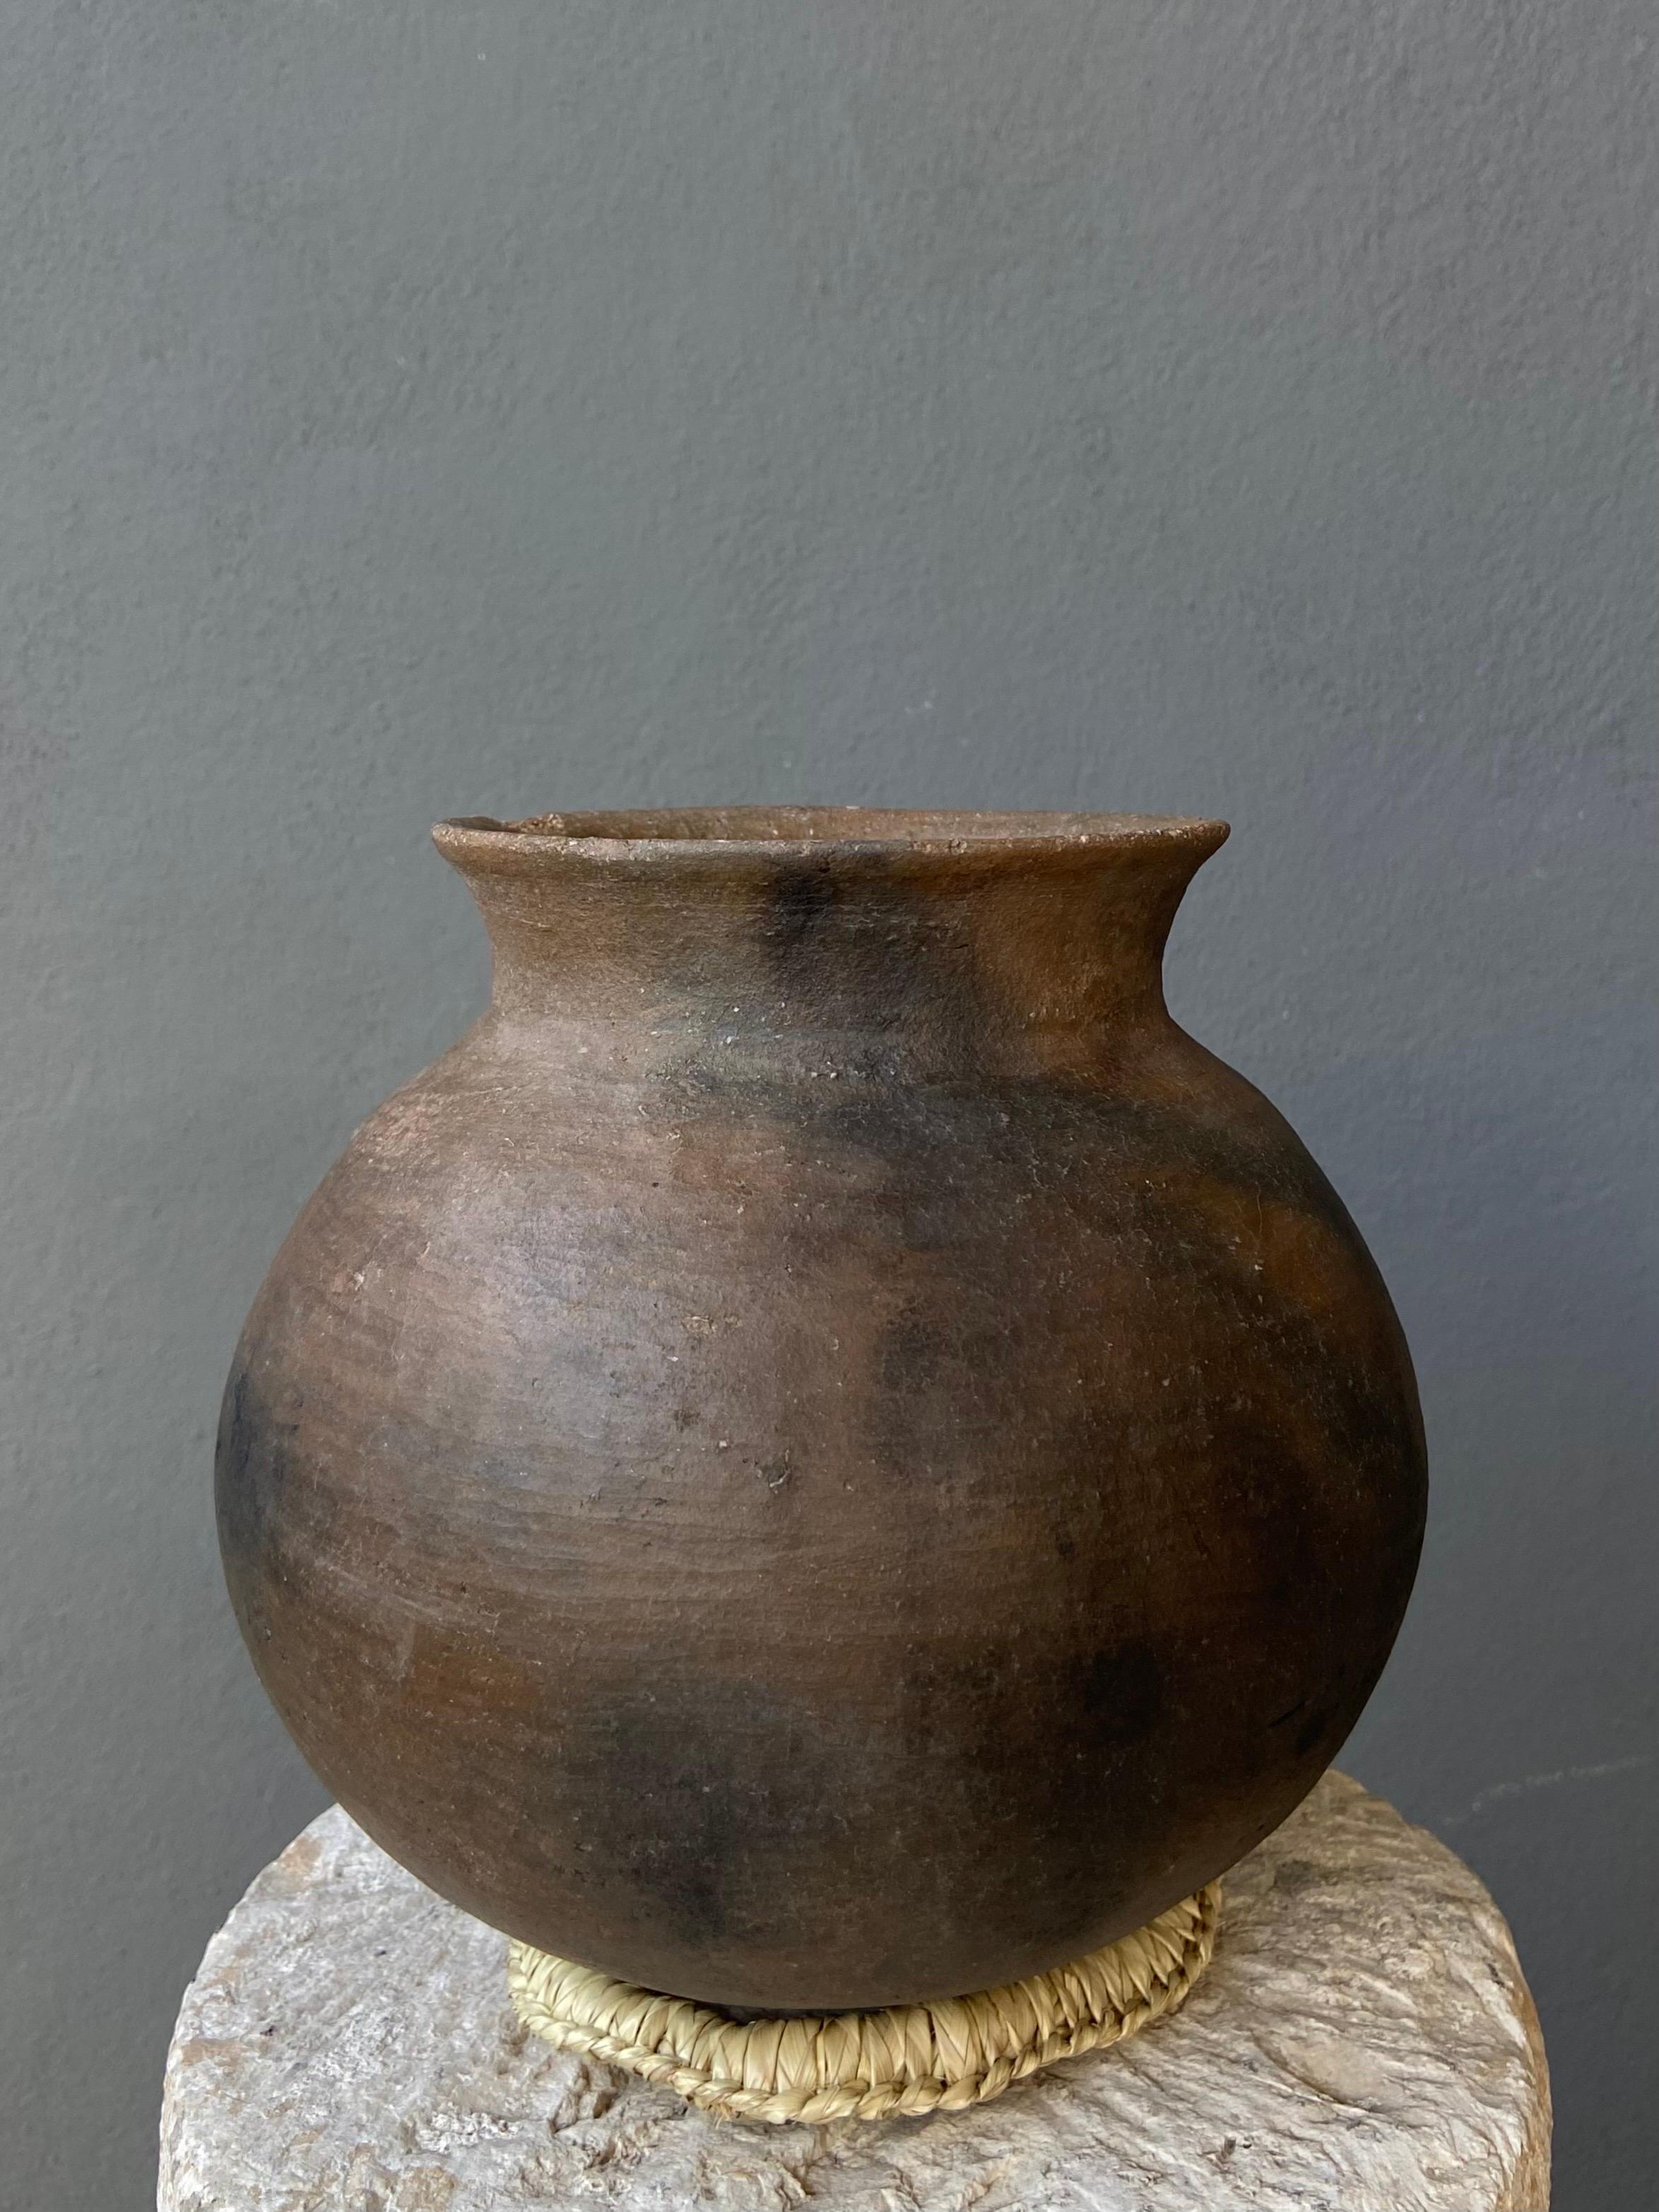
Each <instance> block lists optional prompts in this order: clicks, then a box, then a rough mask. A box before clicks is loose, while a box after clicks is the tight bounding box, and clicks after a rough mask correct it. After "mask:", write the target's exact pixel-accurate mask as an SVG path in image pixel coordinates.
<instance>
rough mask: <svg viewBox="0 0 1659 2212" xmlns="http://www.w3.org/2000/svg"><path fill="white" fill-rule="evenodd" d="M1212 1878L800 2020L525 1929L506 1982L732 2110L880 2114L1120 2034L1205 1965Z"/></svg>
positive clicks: (690, 2091)
mask: <svg viewBox="0 0 1659 2212" xmlns="http://www.w3.org/2000/svg"><path fill="white" fill-rule="evenodd" d="M1220 1914H1221V1885H1220V1883H1219V1882H1213V1881H1212V1882H1210V1883H1208V1884H1207V1885H1206V1887H1204V1888H1203V1889H1201V1890H1200V1891H1199V1893H1198V1894H1197V1895H1196V1896H1195V1897H1188V1898H1185V1899H1182V1902H1181V1903H1180V1904H1179V1905H1171V1906H1170V1909H1169V1911H1167V1912H1160V1913H1159V1914H1158V1917H1157V1919H1156V1920H1153V1921H1150V1922H1148V1923H1147V1925H1146V1927H1145V1928H1142V1929H1137V1930H1136V1932H1135V1933H1134V1934H1133V1936H1121V1937H1120V1938H1119V1940H1118V1941H1117V1942H1115V1943H1108V1944H1107V1945H1106V1946H1105V1947H1104V1948H1103V1949H1102V1950H1098V1951H1091V1952H1090V1953H1089V1954H1088V1956H1087V1957H1086V1958H1083V1959H1079V1960H1077V1961H1076V1962H1075V1963H1074V1964H1073V1965H1072V1966H1056V1967H1055V1968H1054V1970H1053V1972H1050V1973H1046V1974H1033V1975H1031V1976H1030V1978H1028V1979H1026V1980H1025V1981H1023V1982H1008V1983H1006V1984H1004V1985H1003V1986H1002V1987H1001V1988H1000V1989H994V1990H981V1991H980V1992H979V1993H978V1994H977V1995H976V1996H966V1997H949V1998H942V1999H941V2000H940V2001H939V2002H938V2003H936V2004H915V2005H894V2006H890V2007H889V2008H887V2009H886V2010H885V2011H882V2012H848V2013H838V2014H836V2015H829V2016H823V2015H813V2016H806V2017H801V2018H793V2019H781V2020H777V2019H773V2020H766V2019H763V2020H752V2021H738V2020H733V2019H732V2017H731V2015H729V2014H727V2013H723V2012H717V2011H715V2010H714V2008H712V2007H710V2006H708V2005H700V2004H692V2003H690V2002H689V2001H688V2000H687V1999H685V1998H684V1997H665V1996H657V1995H655V1994H654V1993H653V1991H652V1990H641V1989H638V1988H635V1985H634V1984H632V1983H631V1982H618V1981H614V1980H613V1979H612V1978H611V1976H610V1975H608V1974H600V1973H596V1972H594V1971H593V1970H592V1968H591V1967H589V1966H574V1965H572V1963H571V1962H570V1961H569V1960H568V1959H556V1958H554V1957H553V1956H552V1955H551V1954H550V1953H548V1952H545V1951H537V1950H533V1949H532V1948H531V1946H530V1945H529V1944H527V1943H514V1944H513V1945H512V1946H511V1947H510V1948H509V1951H508V1954H507V1986H508V1988H509V1989H510V1990H511V1991H512V1996H513V2005H514V2007H515V2008H516V2009H517V2011H518V2015H519V2018H520V2020H521V2021H523V2022H524V2025H525V2026H526V2027H527V2028H529V2029H531V2030H532V2032H533V2033H535V2034H537V2035H539V2036H544V2037H545V2039H547V2041H548V2042H549V2043H552V2044H556V2045H558V2047H559V2048H560V2049H561V2050H562V2051H576V2052H578V2053H579V2054H580V2056H581V2057H585V2058H598V2059H602V2060H605V2061H606V2062H607V2063H609V2064H611V2065H613V2066H624V2067H627V2068H628V2069H629V2070H630V2071H631V2072H633V2073H635V2074H638V2075H642V2076H643V2077H644V2079H645V2080H646V2081H655V2082H659V2083H660V2084H662V2085H663V2086H664V2087H667V2088H671V2089H678V2092H679V2093H680V2094H681V2096H683V2097H686V2098H689V2099H690V2101H691V2103H693V2104H694V2105H699V2106H702V2109H703V2110H704V2111H705V2112H720V2113H723V2114H725V2115H726V2117H728V2118H733V2119H745V2120H777V2121H787V2120H797V2121H805V2122H808V2123H811V2122H816V2121H821V2120H841V2119H863V2120H876V2119H884V2118H887V2117H888V2115H889V2114H890V2113H894V2112H902V2113H923V2112H957V2111H960V2110H961V2109H962V2107H963V2106H967V2105H980V2104H983V2103H985V2102H986V2100H987V2099H988V2098H991V2097H996V2096H1000V2094H1001V2093H1002V2092H1003V2091H1004V2090H1005V2089H1006V2087H1008V2085H1009V2083H1010V2082H1011V2081H1021V2080H1023V2079H1024V2076H1025V2075H1028V2074H1034V2073H1036V2070H1037V2069H1038V2068H1039V2067H1042V2066H1049V2065H1052V2064H1053V2063H1054V2061H1055V2060H1056V2059H1060V2058H1074V2057H1078V2056H1079V2054H1080V2053H1081V2052H1083V2051H1095V2050H1098V2049H1099V2048H1100V2046H1101V2045H1103V2044H1108V2043H1119V2042H1121V2041H1122V2040H1123V2039H1125V2038H1126V2037H1127V2036H1131V2035H1133V2034H1135V2033H1137V2031H1138V2030H1139V2029H1140V2028H1143V2027H1146V2024H1147V2023H1148V2021H1154V2020H1158V2019H1159V2018H1161V2017H1162V2015H1164V2014H1165V2013H1168V2012H1173V2011H1174V2010H1175V2008H1176V2006H1177V2005H1179V2004H1180V2003H1181V2002H1182V2000H1183V1999H1184V1998H1185V1997H1186V1996H1187V1993H1188V1990H1190V1989H1191V1988H1192V1986H1193V1984H1194V1983H1195V1982H1196V1981H1197V1980H1198V1978H1199V1977H1200V1974H1202V1972H1204V1969H1205V1968H1206V1966H1208V1964H1209V1963H1210V1954H1211V1953H1212V1951H1213V1949H1214V1948H1215V1936H1216V1926H1217V1923H1218V1920H1219V1918H1220Z"/></svg>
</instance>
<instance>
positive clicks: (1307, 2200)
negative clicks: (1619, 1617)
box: [160, 1774, 1550, 2212]
mask: <svg viewBox="0 0 1659 2212" xmlns="http://www.w3.org/2000/svg"><path fill="white" fill-rule="evenodd" d="M1226 1888H1227V1897H1226V1907H1225V1915H1224V1918H1223V1922H1222V1929H1221V1937H1220V1942H1219V1943H1218V1948H1217V1951H1216V1956H1215V1960H1214V1963H1213V1965H1212V1967H1211V1969H1210V1972H1209V1973H1208V1974H1207V1975H1206V1978H1205V1979H1204V1981H1203V1982H1202V1983H1201V1984H1200V1986H1199V1988H1198V1989H1197V1990H1196V1991H1195V1992H1194V1995H1193V1996H1191V1997H1190V1998H1189V1999H1188V2002H1187V2004H1186V2007H1185V2008H1184V2009H1183V2010H1182V2012H1181V2013H1179V2014H1178V2015H1176V2016H1175V2017H1174V2018H1172V2019H1170V2020H1168V2021H1163V2022H1160V2023H1159V2024H1158V2025H1157V2026H1155V2027H1151V2028H1149V2029H1147V2030H1146V2031H1145V2032H1144V2033H1142V2034H1141V2035H1139V2037H1137V2038H1135V2039H1133V2041H1131V2042H1129V2043H1127V2044H1124V2045H1120V2046H1118V2047H1117V2048H1115V2049H1114V2050H1109V2051H1099V2052H1097V2053H1095V2054H1093V2055H1092V2056H1091V2057H1086V2058H1076V2059H1072V2060H1069V2061H1067V2062H1066V2063H1064V2064H1061V2065H1059V2066H1056V2067H1054V2069H1051V2070H1050V2071H1049V2072H1048V2073H1046V2074H1043V2075H1038V2076H1036V2078H1034V2079H1033V2080H1031V2081H1026V2082H1023V2083H1020V2084H1018V2085H1017V2086H1016V2087H1013V2088H1012V2089H1010V2090H1009V2091H1008V2092H1007V2093H1006V2095H1004V2096H1002V2097H1000V2098H999V2099H998V2100H996V2101H995V2102H994V2103H992V2104H989V2105H984V2106H978V2107H976V2108H975V2109H974V2110H972V2111H969V2112H960V2113H952V2114H946V2115H941V2116H937V2117H935V2118H931V2119H926V2120H890V2121H885V2122H875V2123H872V2122H860V2121H856V2120H843V2121H840V2122H837V2123H836V2124H833V2125H831V2126H828V2127H817V2128H806V2127H775V2126H761V2125H755V2124H744V2123H740V2122H731V2121H720V2120H714V2119H709V2118H705V2117H704V2116H703V2115H702V2114H701V2113H698V2112H694V2111H693V2110H692V2109H691V2108H690V2106H687V2105H685V2104H684V2103H683V2102H682V2101H681V2100H680V2099H678V2097H676V2096H675V2095H673V2094H672V2093H671V2092H669V2091H667V2090H663V2089H654V2088H651V2087H647V2085H646V2084H645V2083H643V2082H641V2081H635V2079H633V2078H632V2077H631V2076H630V2075H624V2074H620V2073H617V2072H616V2071H614V2070H613V2069H611V2068H608V2067H604V2066H597V2065H593V2064H591V2063H584V2062H582V2061H580V2060H578V2059H575V2058H572V2057H565V2056H563V2055H562V2054H561V2053H559V2052H557V2051H553V2050H551V2049H550V2048H549V2047H548V2046H546V2045H543V2044H541V2043H539V2042H538V2041H536V2040H535V2039H532V2038H530V2037H528V2036H526V2033H525V2032H524V2031H523V2029H521V2028H520V2026H519V2024H518V2022H517V2021H516V2020H515V2019H514V2017H513V2013H512V2011H511V2009H510V2008H509V2006H508V2003H507V1988H506V1981H505V1974H504V1959H505V1951H506V1945H505V1942H504V1940H503V1938H502V1937H501V1936H498V1935H496V1934H495V1933H494V1932H493V1931H492V1930H491V1929H488V1928H484V1927H482V1926H480V1925H479V1924H478V1923H477V1922H476V1921H472V1920H469V1919H467V1918H465V1917H464V1916H463V1915H462V1914H461V1913H459V1912H457V1911H455V1910H454V1909H453V1907H452V1906H450V1905H445V1904H443V1903H442V1902H441V1900H440V1899H437V1898H436V1897H435V1896H433V1895H432V1894H431V1893H430V1892H429V1891H428V1890H425V1889H423V1888H422V1887H421V1885H420V1884H419V1883H418V1882H417V1881H415V1880H414V1878H413V1877H412V1876H411V1875H407V1874H405V1873H404V1872H403V1870H402V1869H400V1868H399V1867H398V1866H395V1865H394V1864H393V1863H392V1861H391V1860H390V1859H388V1858H386V1857H385V1855H384V1854H383V1853H382V1852H380V1850H377V1849H376V1848H375V1846H374V1844H371V1843H370V1842H369V1841H368V1838H366V1837H365V1836H364V1835H363V1834H362V1832H361V1831H360V1830H359V1829H357V1828H356V1827H355V1826H353V1824H352V1823H351V1821H350V1820H348V1819H347V1818H346V1816H345V1814H343V1813H342V1812H340V1811H339V1810H338V1809H335V1810H334V1811H331V1812H329V1813H325V1814H323V1816H322V1817H321V1819H320V1820H315V1821H313V1824H312V1825H311V1826H310V1827H309V1828H307V1830H306V1832H305V1833H304V1834H303V1835H301V1837H300V1838H298V1839H297V1841H295V1843H293V1844H290V1845H289V1849H288V1850H286V1851H284V1852H283V1856H282V1857H281V1858H279V1859H278V1860H276V1863H274V1864H273V1865H272V1866H270V1867H268V1868H267V1869H265V1871H264V1874H262V1875H260V1876H259V1878H258V1881H256V1882H255V1883H254V1885H253V1887H252V1889H250V1890H249V1892H248V1893H247V1895H246V1897H245V1898H244V1899H243V1900H242V1902H241V1903H240V1905H238V1906H237V1907H236V1910H235V1911H234V1912H233V1913H232V1914H231V1916H230V1918H229V1919H228V1921H227V1922H226V1923H225V1925H224V1927H223V1928H222V1929H221V1930H220V1931H219V1933H218V1934H217V1935H216V1936H215V1937H214V1939H213V1941H212V1942H211V1943H210V1945H209V1947H208V1951H207V1956H206V1957H205V1959H204V1960H203V1963H202V1970H201V1972H200V1973H199V1974H198V1976H197V1978H196V1980H195V1981H194V1982H193V1983H192V1984H191V1988H190V1990H189V1991H188V1992H187V1994H186V1996H185V2002H184V2005H183V2008H182V2009H181V2011H180V2013H179V2025H178V2029H177V2031H176V2033H175V2035H174V2038H173V2048H172V2051H171V2052H170V2053H169V2056H168V2059H167V2089H166V2097H165V2103H164V2109H163V2115H162V2124H161V2195H160V2203H161V2212H520V2208H526V2207H531V2206H535V2207H544V2208H554V2207H556V2208H571V2212H574V2209H575V2208H578V2207H584V2208H585V2207H598V2206H607V2207H611V2208H614V2209H615V2212H647V2208H649V2212H682V2208H687V2212H689V2208H693V2207H703V2206H709V2207H724V2208H730V2212H791V2208H793V2207H795V2206H799V2205H809V2204H810V2205H811V2207H812V2208H813V2212H819V2209H820V2208H822V2212H830V2208H846V2212H853V2208H857V2212H1281V2208H1282V2212H1292V2208H1294V2212H1544V2208H1546V2207H1547V2204H1548V2203H1549V2134H1550V2106H1549V2083H1548V2075H1547V2070H1546V2067H1545V2061H1544V2049H1543V2044H1542V2040H1541V2037H1540V2034H1539V2031H1538V2021H1537V2015H1536V2014H1535V2013H1534V2009H1533V2005H1532V2000H1531V1997H1530V1996H1529V1995H1528V1990H1527V1986H1526V1983H1525V1981H1524V1980H1523V1979H1522V1974H1521V1969H1520V1966H1519V1965H1518V1964H1517V1962H1516V1955H1515V1949H1514V1946H1513V1944H1512V1943H1511V1942H1510V1935H1509V1930H1508V1929H1507V1928H1506V1927H1505V1926H1504V1921H1503V1919H1502V1917H1500V1915H1499V1914H1498V1911H1497V1909H1496V1907H1495V1906H1494V1905H1493V1904H1492V1899H1490V1898H1489V1897H1488V1896H1487V1894H1486V1891H1485V1890H1484V1889H1483V1888H1482V1887H1481V1886H1480V1882H1479V1881H1476V1879H1475V1877H1474V1875H1472V1874H1471V1873H1470V1872H1469V1870H1468V1868H1467V1867H1465V1866H1464V1865H1463V1864H1462V1863H1461V1862H1460V1861H1459V1860H1458V1859H1456V1858H1455V1857H1453V1855H1452V1854H1451V1852H1449V1850H1446V1849H1445V1847H1444V1846H1443V1844H1439V1843H1437V1842H1436V1840H1435V1839H1434V1838H1433V1837H1432V1836H1430V1835H1428V1834H1426V1833H1425V1832H1424V1831H1423V1830H1422V1829H1420V1828H1413V1827H1409V1826H1407V1824H1406V1822H1405V1821H1403V1820H1401V1818H1400V1816H1399V1814H1397V1813H1395V1811H1394V1810H1393V1809H1392V1808H1391V1807H1389V1806H1388V1805H1385V1804H1383V1802H1382V1801H1381V1800H1380V1799H1378V1798H1376V1797H1372V1796H1368V1795H1367V1793H1366V1792H1365V1791H1364V1790H1362V1789H1360V1788H1359V1786H1358V1784H1356V1783H1353V1782H1351V1781H1349V1780H1347V1779H1346V1778H1345V1777H1343V1776H1341V1775H1339V1774H1330V1775H1328V1776H1327V1777H1326V1778H1325V1780H1324V1781H1323V1782H1322V1784H1320V1786H1319V1788H1318V1790H1316V1791H1315V1793H1314V1795H1313V1796H1312V1797H1311V1798H1310V1799H1309V1801H1308V1802H1307V1803H1306V1804H1305V1805H1304V1806H1303V1807H1302V1808H1301V1809H1300V1810H1299V1811H1298V1812H1297V1813H1296V1814H1293V1815H1292V1817H1291V1819H1290V1820H1288V1821H1286V1823H1285V1826H1283V1827H1282V1828H1281V1829H1280V1830H1279V1832H1278V1833H1277V1834H1276V1835H1275V1836H1273V1837H1272V1838H1270V1839H1269V1840H1268V1841H1267V1843H1265V1844H1262V1845H1261V1848H1260V1850H1256V1851H1255V1852H1254V1853H1253V1854H1252V1855H1251V1857H1249V1858H1248V1859H1247V1860H1246V1861H1245V1862H1244V1863H1243V1865H1242V1866H1240V1867H1238V1868H1237V1869H1235V1871H1234V1872H1233V1874H1232V1875H1230V1876H1229V1877H1228V1881H1227V1886H1226Z"/></svg>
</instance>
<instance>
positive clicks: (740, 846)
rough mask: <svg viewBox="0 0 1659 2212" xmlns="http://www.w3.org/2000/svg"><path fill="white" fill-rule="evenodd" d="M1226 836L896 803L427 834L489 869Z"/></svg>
mask: <svg viewBox="0 0 1659 2212" xmlns="http://www.w3.org/2000/svg"><path fill="white" fill-rule="evenodd" d="M1227 835H1228V824H1227V823H1225V822H1219V821H1215V820H1211V819H1207V818H1206V817H1201V816H1186V815H1179V814H1094V813H1063V812H1036V811H979V810H975V809H968V808H962V809H950V808H942V809H939V808H927V807H896V806H660V807H639V808H623V809H617V810H602V811H580V812H571V813H557V814H537V815H530V816H526V817H522V818H520V819H518V820H513V821H507V822H503V821H498V820H497V819H496V818H495V817H494V816H493V815H488V814H470V815H458V816H454V817H451V818H449V819H447V820H445V821H442V822H440V823H436V824H435V826H434V829H433V832H432V836H433V842H434V843H435V845H436V846H437V848H438V849H439V851H440V852H441V853H442V854H444V855H445V857H446V858H447V859H450V860H456V861H458V862H461V863H463V864H466V863H470V864H471V865H472V866H475V867H483V868H484V869H486V870H487V869H488V868H489V866H490V863H491V861H492V860H495V861H498V862H505V863H507V865H508V866H511V865H513V863H514V862H517V863H520V864H523V863H524V862H526V861H533V860H538V859H539V860H557V859H559V858H561V857H564V856H568V857H570V858H572V859H580V860H588V861H607V860H609V861H613V862H620V861H651V860H682V861H685V860H694V859H696V858H705V859H708V860H737V859H757V860H811V859H812V858H814V857H817V856H823V855H828V854H842V855H844V856H848V857H851V856H854V855H858V854H869V855H872V856H882V857H891V858H906V857H909V856H918V857H924V856H925V857H939V858H948V859H953V860H959V859H962V858H963V857H965V856H969V855H973V856H975V857H978V858H981V859H987V860H989V859H998V860H1001V859H1021V858H1027V859H1030V858H1036V857H1039V856H1042V855H1043V854H1077V853H1078V852H1079V850H1095V851H1099V850H1103V849H1106V850H1109V849H1111V848H1119V849H1139V850H1140V851H1143V852H1144V851H1146V850H1147V848H1162V849H1164V850H1166V851H1179V852H1184V853H1187V854H1190V855H1192V856H1193V859H1194V865H1196V863H1197V862H1198V861H1199V860H1204V859H1206V858H1207V857H1208V856H1209V854H1212V853H1213V852H1214V851H1215V850H1216V849H1217V848H1218V846H1220V845H1221V844H1222V843H1223V842H1224V841H1225V838H1226V836H1227Z"/></svg>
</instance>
